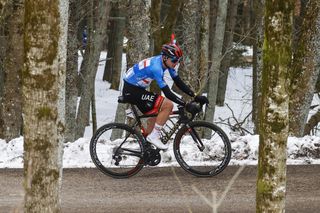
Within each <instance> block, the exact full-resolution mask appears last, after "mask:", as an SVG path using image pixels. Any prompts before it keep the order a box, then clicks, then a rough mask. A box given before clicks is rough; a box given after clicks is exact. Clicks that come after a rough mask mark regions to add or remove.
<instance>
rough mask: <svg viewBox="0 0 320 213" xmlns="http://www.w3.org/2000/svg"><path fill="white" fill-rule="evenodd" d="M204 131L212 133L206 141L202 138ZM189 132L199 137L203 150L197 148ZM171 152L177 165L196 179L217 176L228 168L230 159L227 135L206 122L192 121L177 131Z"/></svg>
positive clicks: (229, 145)
mask: <svg viewBox="0 0 320 213" xmlns="http://www.w3.org/2000/svg"><path fill="white" fill-rule="evenodd" d="M202 128H203V130H202ZM206 130H211V131H212V132H213V134H211V135H210V136H211V137H207V138H208V139H206V138H205V137H206V136H204V132H205V131H206ZM191 132H192V134H193V135H194V133H195V132H197V133H196V134H198V136H197V137H198V138H200V135H201V142H202V143H203V146H202V147H203V148H204V150H202V151H201V150H200V148H198V145H197V144H196V142H195V140H196V139H195V138H194V137H192V134H191ZM207 133H209V132H208V131H207ZM197 137H196V138H197ZM209 139H210V140H209ZM197 140H198V139H197ZM204 143H205V144H204ZM200 147H201V146H200ZM173 151H174V155H175V157H176V160H177V161H178V163H179V165H180V166H181V167H182V168H183V169H184V170H185V171H187V172H189V173H190V174H192V175H195V176H197V177H212V176H215V175H217V174H219V173H220V172H222V171H223V170H224V169H225V168H226V167H227V166H228V164H229V162H230V159H231V144H230V141H229V139H228V137H227V135H226V134H225V132H224V131H223V130H222V129H221V128H220V127H218V126H217V125H215V124H213V123H209V122H206V121H193V122H190V123H188V126H183V127H182V128H181V129H179V130H178V132H177V135H176V137H175V139H174V145H173ZM208 153H209V154H210V155H209V154H208ZM206 155H207V156H206Z"/></svg>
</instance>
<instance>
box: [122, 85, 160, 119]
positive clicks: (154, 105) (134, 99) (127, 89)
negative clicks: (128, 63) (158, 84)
mask: <svg viewBox="0 0 320 213" xmlns="http://www.w3.org/2000/svg"><path fill="white" fill-rule="evenodd" d="M122 96H123V97H124V100H125V101H126V102H129V103H131V104H134V105H136V106H137V107H138V109H139V110H140V111H141V112H142V113H143V114H155V113H158V112H159V110H160V108H161V106H162V103H163V100H164V97H162V96H161V95H158V94H156V93H153V92H149V91H147V90H145V89H143V88H140V87H137V86H134V85H132V84H129V83H127V82H126V81H124V85H123V90H122Z"/></svg>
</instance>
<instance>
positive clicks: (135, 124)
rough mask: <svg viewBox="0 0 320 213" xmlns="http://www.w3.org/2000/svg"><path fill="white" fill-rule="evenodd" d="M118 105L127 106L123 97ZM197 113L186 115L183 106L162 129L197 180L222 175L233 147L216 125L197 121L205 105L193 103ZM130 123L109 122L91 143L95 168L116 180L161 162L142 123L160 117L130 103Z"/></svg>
mask: <svg viewBox="0 0 320 213" xmlns="http://www.w3.org/2000/svg"><path fill="white" fill-rule="evenodd" d="M118 102H119V103H126V102H125V101H124V99H123V97H122V96H120V97H119V99H118ZM192 104H194V105H195V106H196V107H194V108H195V109H196V110H195V111H193V112H192V113H190V112H187V111H186V110H185V108H184V107H182V106H179V107H178V110H175V111H172V113H171V115H170V117H169V120H168V121H167V122H166V125H165V127H164V128H163V129H162V130H161V141H162V142H163V143H164V144H166V143H168V142H171V141H172V140H173V152H174V156H175V158H176V160H177V162H178V163H179V165H180V166H181V167H182V168H183V169H184V170H185V171H187V172H189V173H191V174H192V175H195V176H198V177H212V176H215V175H217V174H219V173H220V172H222V171H223V170H224V169H225V168H226V167H227V165H228V164H229V161H230V158H231V144H230V141H229V139H228V137H227V135H226V134H225V132H224V131H223V130H222V129H221V128H220V127H218V126H217V125H215V124H213V123H210V122H206V121H198V120H195V118H196V116H197V115H199V113H201V112H202V108H203V105H201V104H200V103H197V102H195V101H192ZM130 108H131V113H132V115H133V120H132V121H131V122H130V123H131V124H125V123H109V124H106V125H104V126H102V127H100V128H99V129H98V130H97V131H96V132H95V133H94V135H93V136H92V138H91V141H90V155H91V158H92V161H93V163H94V164H95V165H96V167H97V168H98V169H99V170H100V171H101V172H103V173H104V174H106V175H109V176H111V177H113V178H128V177H131V176H133V175H135V174H137V173H138V172H139V171H140V170H141V169H142V168H143V167H144V166H156V165H158V164H159V163H160V162H161V153H160V151H161V150H159V149H158V148H156V147H155V146H153V145H152V144H151V143H149V142H148V141H147V140H146V136H147V135H146V132H145V128H144V126H143V122H142V121H143V120H142V119H146V118H151V117H156V116H157V114H150V115H145V114H141V113H139V110H138V109H137V108H136V106H135V105H133V104H130Z"/></svg>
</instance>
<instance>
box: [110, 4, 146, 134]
mask: <svg viewBox="0 0 320 213" xmlns="http://www.w3.org/2000/svg"><path fill="white" fill-rule="evenodd" d="M127 6H128V8H130V9H129V10H128V12H127V18H128V20H127V38H128V43H127V67H128V68H129V67H132V66H133V65H134V64H135V63H137V62H139V61H140V60H142V59H144V58H146V57H148V55H149V41H150V40H149V32H150V6H151V1H150V0H141V1H129V4H128V5H127ZM125 109H126V106H125V104H118V106H117V112H116V117H115V122H120V123H124V122H125ZM114 137H116V136H114Z"/></svg>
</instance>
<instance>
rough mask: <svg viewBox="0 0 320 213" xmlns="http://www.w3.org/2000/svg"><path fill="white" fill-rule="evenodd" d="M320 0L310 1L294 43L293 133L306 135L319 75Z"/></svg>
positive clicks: (291, 114)
mask: <svg viewBox="0 0 320 213" xmlns="http://www.w3.org/2000/svg"><path fill="white" fill-rule="evenodd" d="M319 19H320V3H319V2H318V1H309V4H308V5H307V8H306V14H305V16H304V17H303V21H302V24H301V25H300V28H299V37H298V39H297V42H296V44H295V45H294V46H297V48H295V52H294V55H293V58H294V60H293V73H292V75H291V81H292V84H291V87H290V88H292V91H291V94H290V108H289V109H290V133H291V134H292V135H294V136H297V137H300V136H303V133H304V126H305V124H306V122H307V118H308V113H309V108H310V106H311V102H312V98H313V94H314V90H315V84H316V82H317V78H318V75H319V64H320V63H319V62H320V45H319V35H320V31H319V28H320V27H319V22H320V21H319Z"/></svg>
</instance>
